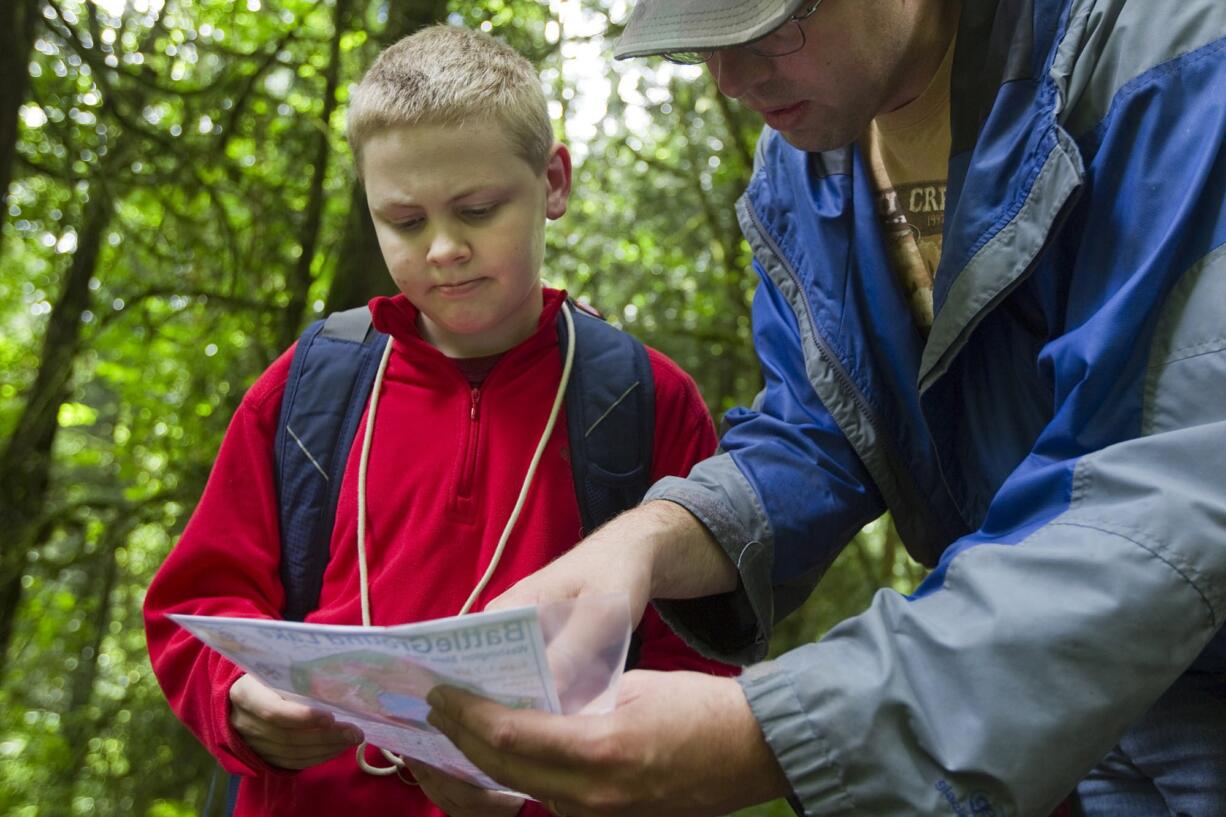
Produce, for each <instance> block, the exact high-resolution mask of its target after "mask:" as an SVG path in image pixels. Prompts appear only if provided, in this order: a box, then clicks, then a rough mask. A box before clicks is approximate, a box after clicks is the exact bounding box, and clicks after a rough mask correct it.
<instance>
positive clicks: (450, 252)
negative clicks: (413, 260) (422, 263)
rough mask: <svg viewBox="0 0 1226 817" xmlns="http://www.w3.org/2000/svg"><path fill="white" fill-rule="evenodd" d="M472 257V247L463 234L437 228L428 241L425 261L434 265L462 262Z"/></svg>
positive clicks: (444, 265)
mask: <svg viewBox="0 0 1226 817" xmlns="http://www.w3.org/2000/svg"><path fill="white" fill-rule="evenodd" d="M471 257H472V249H471V248H470V247H469V246H468V242H467V241H465V240H464V238H463V236H460V235H457V234H456V233H454V232H452V231H449V230H439V231H438V232H437V233H435V235H434V238H433V239H432V240H431V241H430V249H429V250H427V251H426V261H427V262H429V263H430V264H431V265H433V266H436V267H449V266H451V265H453V264H462V263H464V262H465V261H467V260H468V259H469V258H471Z"/></svg>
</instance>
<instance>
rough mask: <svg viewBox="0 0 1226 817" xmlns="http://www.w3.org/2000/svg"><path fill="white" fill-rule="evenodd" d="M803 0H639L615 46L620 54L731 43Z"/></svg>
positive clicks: (759, 32)
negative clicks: (650, 0)
mask: <svg viewBox="0 0 1226 817" xmlns="http://www.w3.org/2000/svg"><path fill="white" fill-rule="evenodd" d="M803 2H804V0H654V2H649V0H638V2H637V3H636V4H635V6H634V11H633V12H632V13H631V14H630V19H629V20H628V21H627V22H626V28H625V31H624V32H623V33H622V35H621V37H619V38H618V40H617V45H616V46H615V47H614V48H613V56H614V57H616V58H617V59H619V60H621V59H625V58H627V57H647V56H651V55H653V54H664V53H667V52H669V51H698V50H702V49H707V48H727V47H728V46H731V45H740V44H742V43H747V42H750V41H751V40H756V39H758V38H759V37H764V36H765V35H767V34H769V33H771V32H772V31H774V30H775V29H776V28H778V27H779V26H781V25H783V24H784V23H785V22H786V21H787V19H788V17H790V16H791V15H792V14H793V13H794V12H795V10H796V9H797V8H798V7H799V6H800V5H801V3H803Z"/></svg>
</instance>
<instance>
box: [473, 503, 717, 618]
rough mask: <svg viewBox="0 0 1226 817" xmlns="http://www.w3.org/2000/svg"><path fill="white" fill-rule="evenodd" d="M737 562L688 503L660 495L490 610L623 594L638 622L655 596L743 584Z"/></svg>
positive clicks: (529, 579) (685, 594) (708, 591)
mask: <svg viewBox="0 0 1226 817" xmlns="http://www.w3.org/2000/svg"><path fill="white" fill-rule="evenodd" d="M736 583H737V574H736V568H735V567H734V566H733V564H732V562H730V561H729V560H728V557H727V556H725V555H724V552H723V551H722V550H720V547H719V545H717V544H716V543H715V541H714V540H713V539H712V538H711V536H710V534H709V533H707V529H706V528H705V527H703V525H702V523H701V522H699V521H698V520H697V519H695V518H694V516H693V515H691V514H690V512H689V511H687V510H686V509H685V508H683V507H681V506H680V505H677V504H675V503H672V502H665V501H657V502H648V503H647V504H646V505H640V506H639V507H637V508H634V509H633V510H629V511H626V512H625V513H623V514H622V515H620V516H618V517H616V518H615V519H613V521H611V522H609V523H608V524H607V525H604V526H603V527H601V528H600V529H599V530H597V531H596V532H595V533H593V534H592V535H591V536H589V537H587V538H586V539H584V540H583V541H582V542H580V543H579V544H577V545H575V546H574V547H573V548H571V549H570V550H569V551H567V552H566V553H564V554H563V555H562V556H560V557H558V558H557V559H556V560H554V561H553V562H552V563H550V564H549V565H547V566H546V567H544V568H542V569H541V570H538V571H537V572H536V573H533V574H532V575H531V576H528V577H527V578H525V579H521V580H520V581H519V582H517V583H516V584H514V585H512V586H511V589H509V590H507V591H506V592H505V593H503V594H502V595H501V596H499V597H498V598H496V599H494V600H493V601H491V602H490V603H489V604H488V605H486V608H485V609H487V610H502V609H506V608H508V607H529V606H539V605H544V604H551V603H553V602H559V601H566V600H567V599H573V598H576V597H577V596H581V595H587V594H591V593H616V592H619V591H620V592H623V593H625V594H626V596H627V597H628V598H629V600H630V624H631V626H632V627H633V626H635V625H637V624H638V622H639V619H641V618H642V617H643V610H644V609H646V607H647V602H648V601H649V600H650V599H653V598H664V599H687V598H695V597H697V596H708V595H714V594H716V593H723V592H727V591H729V590H733V589H735V588H736Z"/></svg>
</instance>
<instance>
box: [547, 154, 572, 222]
mask: <svg viewBox="0 0 1226 817" xmlns="http://www.w3.org/2000/svg"><path fill="white" fill-rule="evenodd" d="M570 173H571V168H570V151H569V150H567V148H566V145H564V144H562V143H561V142H554V143H553V147H551V148H550V149H549V162H548V163H547V164H546V165H545V184H546V187H547V191H546V196H545V215H546V216H547V217H548V218H561V217H562V215H563V214H565V213H566V201H567V199H569V198H570V184H571V177H570Z"/></svg>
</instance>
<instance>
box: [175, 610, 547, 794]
mask: <svg viewBox="0 0 1226 817" xmlns="http://www.w3.org/2000/svg"><path fill="white" fill-rule="evenodd" d="M171 618H172V619H174V621H175V622H176V623H178V624H180V625H181V626H183V627H184V628H185V629H187V630H188V631H189V632H191V633H192V635H194V636H196V637H197V638H199V639H200V640H201V641H203V642H204V643H205V644H208V645H209V646H210V647H212V648H213V649H215V650H216V651H217V652H219V653H221V654H222V655H224V656H225V657H226V658H228V659H230V660H231V661H233V662H234V663H235V664H238V665H239V666H240V667H242V668H243V669H244V670H246V671H247V672H248V673H250V674H252V675H254V676H256V677H258V678H259V679H260V680H261V681H263V682H264V683H265V684H267V685H268V686H270V687H273V688H275V689H277V690H280V691H281V692H282V694H284V695H285V697H286V698H289V699H291V700H297V701H300V702H302V703H305V704H307V705H309V706H312V707H315V708H316V709H323V710H327V711H328V712H331V713H333V715H334V716H335V717H336V719H337V720H338V721H341V722H344V723H351V724H353V725H354V726H357V727H358V728H359V729H361V730H362V732H363V734H365V736H366V740H367V742H369V743H370V744H372V745H374V746H379V747H382V748H384V749H388V750H390V751H392V752H396V753H397V754H401V755H405V756H408V757H412V758H415V759H417V760H420V761H422V762H424V763H427V764H429V765H430V766H434V767H435V768H438V769H442V770H444V771H447V772H449V773H451V774H453V775H455V776H457V777H462V778H465V779H467V780H470V781H472V782H473V783H475V784H476V785H479V786H483V787H485V788H488V789H495V790H499V791H505V790H506V789H505V787H503V786H500V785H499V784H497V783H495V782H494V781H493V780H491V779H490V778H488V777H486V776H485V775H484V774H483V773H482V772H481V771H480V770H479V769H477V767H475V766H473V765H472V764H471V763H470V762H469V761H468V760H467V759H466V758H465V757H464V755H462V754H461V753H460V751H459V750H458V749H456V748H455V746H454V745H453V744H452V743H451V741H449V740H447V738H445V737H443V735H442V734H440V733H439V732H438V731H436V730H435V729H434V728H433V727H432V726H430V725H429V724H428V723H426V715H427V714H428V713H429V711H430V708H429V706H428V705H427V704H426V701H425V698H426V695H427V694H428V693H429V692H430V690H431V689H433V688H434V687H435V686H437V685H439V684H446V685H448V686H454V687H459V688H461V689H465V690H468V691H470V692H472V693H474V694H476V695H481V696H482V697H486V698H490V699H492V700H495V701H498V702H500V703H502V704H503V705H505V706H509V707H514V708H529V707H530V708H533V709H542V710H545V711H548V712H561V711H562V707H561V705H560V704H559V701H558V694H557V691H556V690H555V688H554V682H553V677H552V676H551V674H550V671H549V664H548V663H547V661H546V658H545V640H544V637H543V636H542V632H541V625H540V621H539V619H538V615H537V609H536V608H534V607H525V608H520V609H517V610H500V611H498V612H493V613H475V614H471V615H466V616H456V617H453V618H445V619H436V620H434V621H426V622H421V623H417V624H404V625H400V626H396V627H355V626H339V625H329V624H304V623H300V622H291V621H273V620H267V619H247V618H225V617H220V616H186V615H172V616H171Z"/></svg>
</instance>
